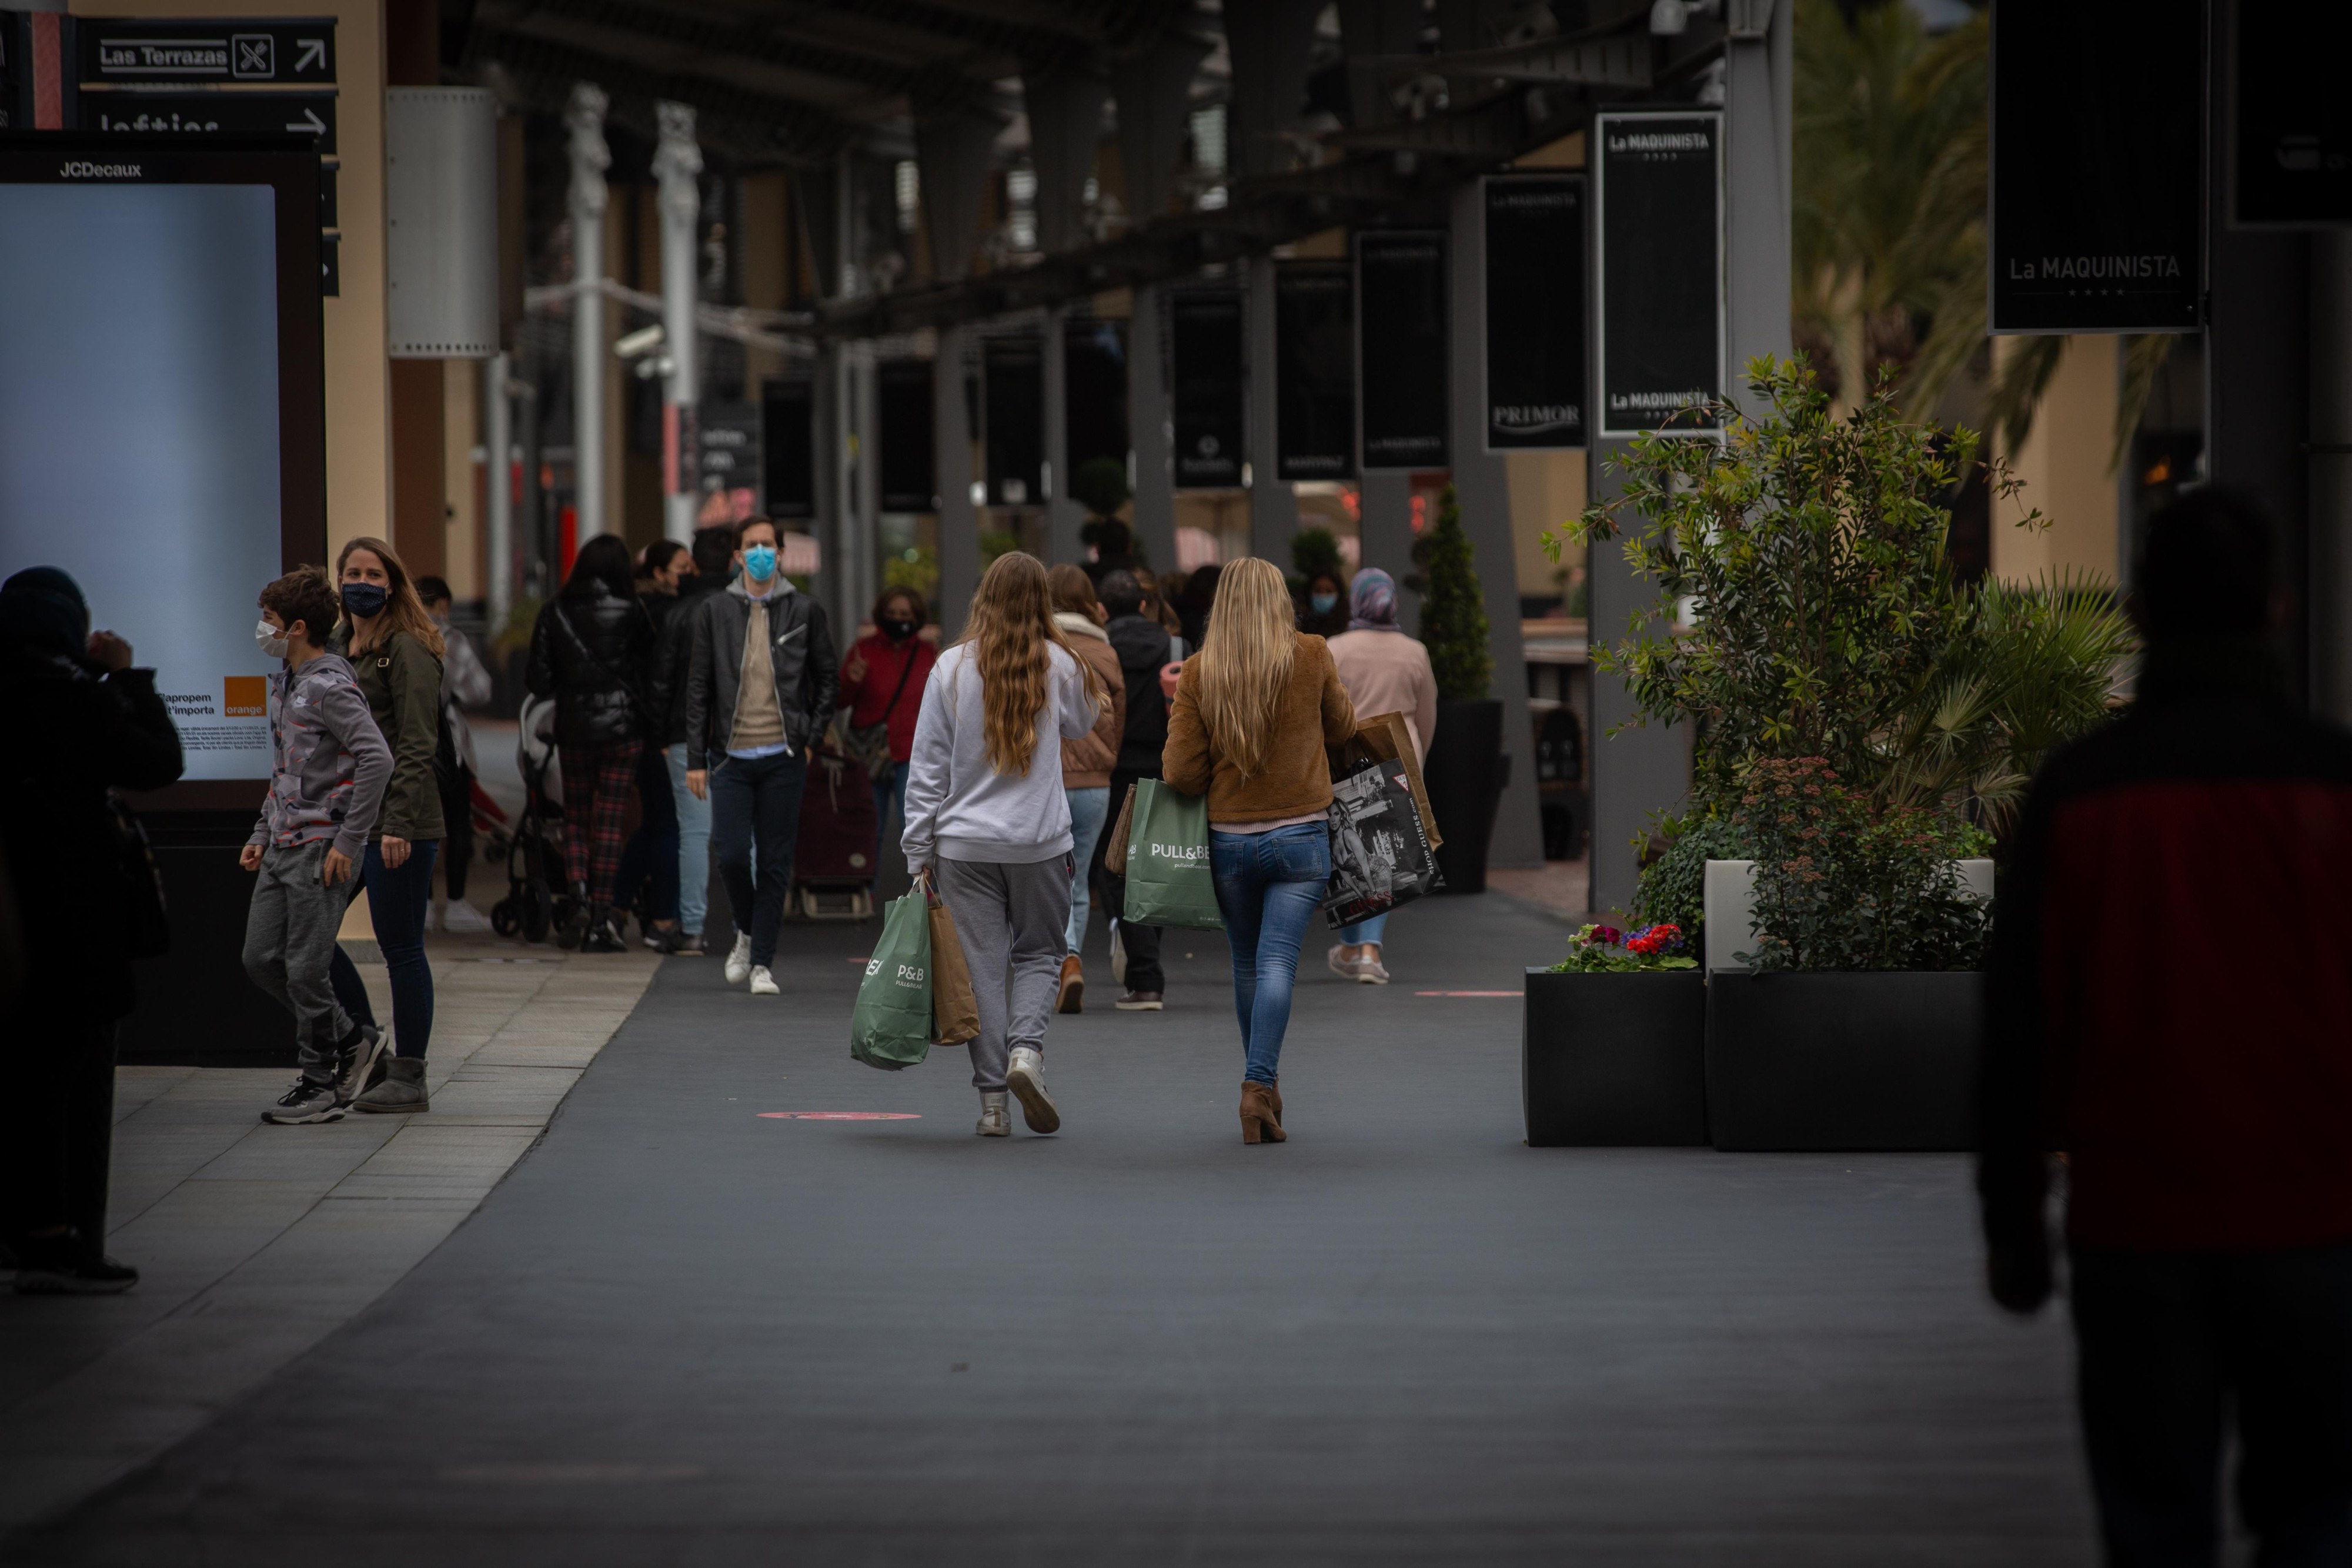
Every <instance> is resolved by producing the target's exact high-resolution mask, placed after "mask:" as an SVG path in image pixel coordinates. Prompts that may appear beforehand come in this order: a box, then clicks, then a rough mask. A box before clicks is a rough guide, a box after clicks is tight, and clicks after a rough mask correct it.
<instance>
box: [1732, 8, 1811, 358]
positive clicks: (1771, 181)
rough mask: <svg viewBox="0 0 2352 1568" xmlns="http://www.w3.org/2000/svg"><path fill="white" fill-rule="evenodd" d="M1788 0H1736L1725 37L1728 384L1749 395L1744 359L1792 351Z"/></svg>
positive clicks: (1792, 69) (1792, 21)
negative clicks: (1790, 308)
mask: <svg viewBox="0 0 2352 1568" xmlns="http://www.w3.org/2000/svg"><path fill="white" fill-rule="evenodd" d="M1795 11H1796V6H1795V5H1794V3H1793V0H1733V3H1732V5H1731V10H1730V15H1729V16H1728V21H1729V24H1730V28H1731V37H1730V40H1729V42H1728V43H1727V44H1726V45H1725V46H1724V59H1725V65H1724V73H1723V223H1724V256H1725V259H1726V261H1727V270H1726V277H1725V280H1724V296H1725V298H1724V306H1725V315H1726V319H1725V323H1724V326H1725V333H1724V336H1725V340H1726V348H1727V356H1728V360H1729V362H1728V363H1727V364H1726V365H1725V366H1724V367H1723V370H1724V385H1725V387H1726V389H1727V390H1728V391H1729V392H1731V393H1732V396H1733V399H1734V401H1736V402H1742V403H1744V402H1747V401H1748V387H1747V382H1745V381H1744V380H1743V379H1742V378H1743V377H1744V375H1745V373H1746V371H1747V366H1748V361H1749V360H1751V359H1755V358H1758V357H1759V356H1761V355H1765V354H1769V355H1772V356H1773V357H1774V358H1776V359H1786V358H1788V357H1789V355H1790V353H1791V352H1792V351H1793V344H1792V339H1791V334H1790V325H1789V267H1790V261H1789V222H1790V218H1789V214H1790V190H1791V185H1790V148H1791V146H1792V141H1791V137H1792V134H1793V127H1794V124H1795V119H1794V115H1795V107H1794V106H1795V99H1794V96H1793V89H1794V79H1793V78H1794V77H1795V74H1796V65H1795V53H1794V43H1793V37H1794V33H1795V26H1796V16H1795Z"/></svg>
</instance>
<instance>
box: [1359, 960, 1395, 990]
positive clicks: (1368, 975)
mask: <svg viewBox="0 0 2352 1568" xmlns="http://www.w3.org/2000/svg"><path fill="white" fill-rule="evenodd" d="M1356 978H1357V979H1358V980H1360V981H1361V982H1362V983H1363V984H1365V985H1367V986H1385V985H1387V984H1388V983H1389V972H1388V969H1387V968H1386V967H1384V966H1383V965H1382V964H1381V961H1380V960H1379V959H1378V958H1367V959H1365V960H1363V961H1362V962H1361V963H1360V964H1358V965H1357V966H1356Z"/></svg>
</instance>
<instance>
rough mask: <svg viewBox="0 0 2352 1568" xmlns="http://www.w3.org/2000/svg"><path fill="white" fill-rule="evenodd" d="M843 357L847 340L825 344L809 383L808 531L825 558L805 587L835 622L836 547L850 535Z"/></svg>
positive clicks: (838, 597) (838, 608)
mask: <svg viewBox="0 0 2352 1568" xmlns="http://www.w3.org/2000/svg"><path fill="white" fill-rule="evenodd" d="M848 358H849V348H848V345H846V344H845V343H827V344H826V345H825V346H824V348H823V349H821V350H818V352H817V361H816V366H815V371H816V373H815V375H814V377H812V378H811V384H810V387H809V393H810V396H809V425H810V429H809V453H810V455H811V456H812V457H813V458H814V460H815V467H816V472H815V473H814V474H813V475H811V476H809V478H810V484H809V489H810V491H811V492H812V493H813V494H814V497H815V501H816V516H815V517H813V518H811V519H810V525H809V532H810V533H811V534H812V535H813V536H814V538H816V540H817V548H818V550H819V552H820V554H821V557H822V559H823V561H824V564H823V566H822V567H821V568H820V572H821V575H820V577H819V579H818V580H817V581H816V582H814V583H812V584H811V585H810V586H812V587H813V588H814V589H816V591H817V601H818V602H819V603H821V604H823V605H824V607H825V612H826V613H828V614H830V615H832V616H833V617H834V623H835V626H836V627H838V626H839V625H840V624H841V619H840V618H841V613H842V597H843V596H842V591H841V587H842V585H841V555H842V549H841V547H842V542H843V541H844V540H845V538H848V535H849V508H848V507H847V504H846V503H847V499H848V496H849V461H848V457H849V422H848V419H847V418H846V416H845V413H844V408H845V403H846V401H847V397H848V391H849V381H848V366H847V363H846V361H847V360H848Z"/></svg>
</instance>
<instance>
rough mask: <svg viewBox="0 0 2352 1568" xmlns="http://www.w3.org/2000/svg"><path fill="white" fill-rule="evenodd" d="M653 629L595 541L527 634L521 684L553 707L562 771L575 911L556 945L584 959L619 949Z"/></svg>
mask: <svg viewBox="0 0 2352 1568" xmlns="http://www.w3.org/2000/svg"><path fill="white" fill-rule="evenodd" d="M653 641H654V626H653V621H652V619H651V618H650V617H648V616H647V615H646V611H645V607H644V606H643V605H642V604H640V603H638V601H637V595H636V591H635V589H634V588H633V587H632V586H631V583H630V579H629V547H628V546H626V545H625V544H623V543H622V542H621V540H620V538H618V537H617V536H615V535H613V534H599V535H597V536H596V537H595V538H593V539H590V540H589V541H588V542H587V543H586V544H584V545H583V546H581V547H580V553H579V555H578V556H577V557H575V558H574V559H573V560H572V575H571V577H570V578H568V579H567V580H565V581H564V584H563V591H562V593H561V594H559V595H557V596H556V598H555V599H554V600H553V601H551V602H550V603H549V604H548V605H547V607H546V608H545V609H543V610H541V612H539V622H538V624H537V625H535V626H533V627H532V628H531V633H530V671H529V674H528V677H527V679H528V684H529V685H530V691H531V695H534V696H541V697H545V696H552V697H553V698H554V699H555V747H556V753H557V756H558V757H559V758H561V759H562V765H563V821H564V828H565V831H564V835H563V848H564V860H565V862H566V863H565V870H566V871H567V872H568V873H569V874H570V876H571V878H572V897H573V898H574V900H575V901H576V902H577V907H576V908H575V910H574V912H573V914H572V918H571V919H570V920H569V921H567V922H566V923H565V925H564V926H563V929H562V933H561V934H560V936H558V938H557V940H558V941H559V942H560V944H561V945H562V946H566V947H573V946H576V947H578V948H579V949H580V950H581V951H582V952H584V953H618V952H621V951H622V950H623V946H624V945H623V943H622V941H621V932H620V925H619V922H618V920H616V919H615V918H614V911H613V882H614V873H617V872H618V871H619V870H620V866H621V820H622V817H623V815H624V814H625V812H626V811H627V810H628V804H629V788H630V786H631V785H633V784H635V782H636V777H637V757H638V754H639V753H640V752H642V751H643V750H644V749H645V745H646V728H647V727H646V716H645V713H644V708H645V706H646V695H645V694H646V674H647V673H648V669H649V667H650V665H651V664H652V662H653Z"/></svg>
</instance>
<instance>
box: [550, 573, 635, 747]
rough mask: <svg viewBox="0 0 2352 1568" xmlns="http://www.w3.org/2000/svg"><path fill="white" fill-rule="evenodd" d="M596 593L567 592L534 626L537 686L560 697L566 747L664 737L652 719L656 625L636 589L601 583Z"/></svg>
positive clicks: (558, 725)
mask: <svg viewBox="0 0 2352 1568" xmlns="http://www.w3.org/2000/svg"><path fill="white" fill-rule="evenodd" d="M595 590H596V592H595V597H594V598H593V599H575V598H559V599H556V600H553V601H551V602H550V603H549V604H548V605H547V606H546V608H544V609H542V610H541V612H539V623H538V624H537V625H536V626H534V627H532V628H531V632H530V674H529V685H530V692H531V695H533V696H541V697H544V696H552V697H554V698H555V743H556V744H557V745H558V746H615V745H618V744H619V743H621V742H622V741H625V740H651V741H655V742H656V743H658V738H659V737H657V736H656V735H655V734H654V733H653V726H652V725H649V724H648V723H647V722H646V720H647V717H648V701H647V686H648V680H647V677H648V676H649V675H650V674H651V673H652V664H653V645H654V623H653V621H652V620H651V618H650V617H648V616H647V615H646V608H645V606H644V605H643V604H640V603H639V602H638V601H637V598H636V595H635V594H630V595H628V596H627V597H625V598H623V597H616V596H615V595H614V592H613V591H612V590H611V589H610V588H607V587H606V586H605V585H604V584H603V583H601V582H599V583H597V584H595Z"/></svg>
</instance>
